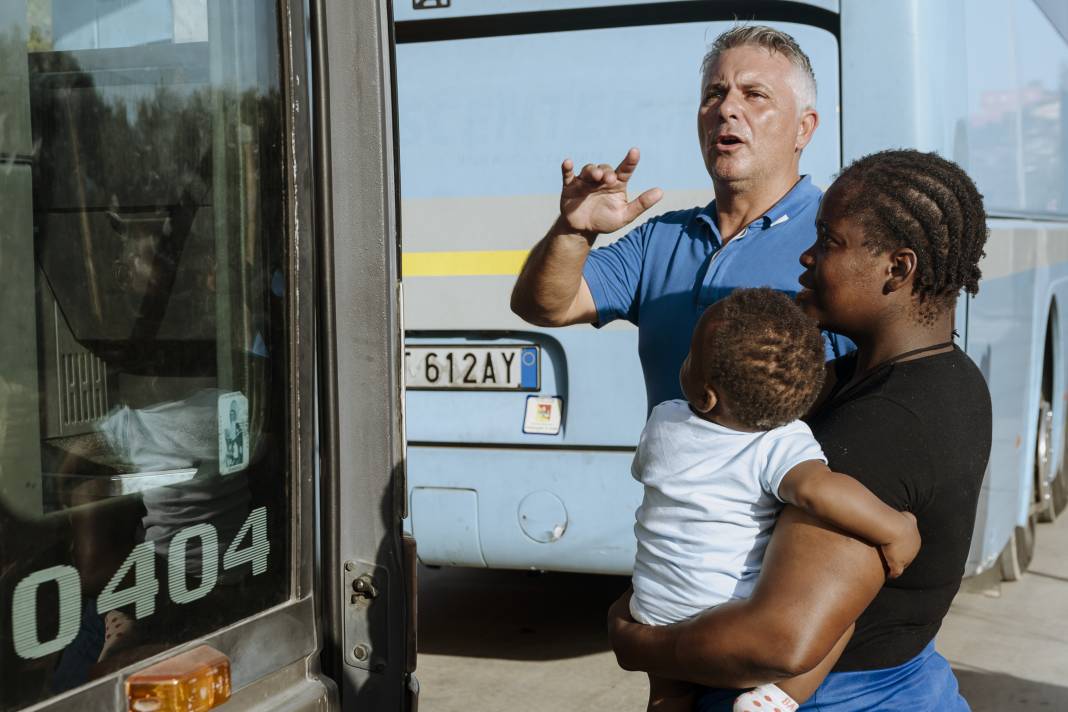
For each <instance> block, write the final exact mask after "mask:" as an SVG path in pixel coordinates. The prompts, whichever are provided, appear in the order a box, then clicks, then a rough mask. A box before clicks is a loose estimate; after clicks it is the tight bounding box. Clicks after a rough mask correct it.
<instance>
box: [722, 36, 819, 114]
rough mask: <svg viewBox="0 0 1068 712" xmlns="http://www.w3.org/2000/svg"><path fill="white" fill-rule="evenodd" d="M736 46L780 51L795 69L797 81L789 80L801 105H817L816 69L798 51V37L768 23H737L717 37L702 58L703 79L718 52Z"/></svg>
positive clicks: (802, 53) (808, 107)
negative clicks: (796, 38)
mask: <svg viewBox="0 0 1068 712" xmlns="http://www.w3.org/2000/svg"><path fill="white" fill-rule="evenodd" d="M735 47H763V48H764V49H766V50H767V51H768V52H771V53H772V54H781V55H782V56H783V57H786V59H788V60H790V64H792V65H794V68H795V69H796V70H797V72H796V73H797V81H793V82H791V84H792V85H793V87H794V94H796V95H797V102H798V104H800V105H801V106H800V108H801V109H815V108H816V73H815V72H813V71H812V62H810V61H809V59H808V55H807V54H805V53H804V52H803V51H801V47H800V46H799V45H798V44H797V41H796V40H795V39H794V38H793V37H791V36H790V35H788V34H786V33H785V32H783V31H781V30H776V29H775V28H774V27H768V26H767V25H736V26H734V27H732V28H731V29H729V30H727V31H726V32H724V33H723V34H722V35H720V36H719V37H717V38H716V39H715V41H714V42H713V43H712V48H711V49H709V50H708V53H707V54H706V55H705V58H704V60H703V61H702V62H701V77H702V79H703V78H704V77H705V76H706V75H707V74H708V70H709V69H711V68H712V65H713V64H715V63H716V60H718V59H719V56H720V55H721V54H723V53H724V52H726V51H727V50H729V49H734V48H735Z"/></svg>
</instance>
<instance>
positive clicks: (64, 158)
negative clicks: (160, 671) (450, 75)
mask: <svg viewBox="0 0 1068 712" xmlns="http://www.w3.org/2000/svg"><path fill="white" fill-rule="evenodd" d="M12 8H14V9H12ZM277 23H278V20H277V17H276V15H275V11H274V6H273V5H272V4H270V3H261V2H256V1H255V0H220V1H219V2H211V3H208V2H206V1H205V0H184V1H179V0H173V1H172V0H108V1H107V2H104V1H102V0H49V1H47V2H46V1H43V0H16V2H14V3H10V2H9V3H5V4H4V8H3V10H0V59H3V66H2V67H0V97H3V99H4V103H3V104H0V166H3V170H0V224H3V225H5V226H8V227H9V228H10V229H8V230H6V231H4V232H0V255H3V261H2V262H0V271H2V274H0V312H2V315H0V323H2V324H4V331H5V334H4V338H3V339H0V710H4V711H6V710H17V709H20V708H22V707H25V706H27V705H30V704H33V703H35V702H37V701H40V700H42V699H45V698H47V697H48V696H50V695H52V694H56V693H59V692H62V691H64V690H67V689H71V688H74V687H76V686H78V685H81V684H83V683H85V682H88V681H90V680H92V679H94V678H96V677H99V676H101V675H103V674H107V673H109V672H112V671H114V670H117V669H120V668H121V667H123V666H125V665H127V664H129V663H131V662H133V661H136V660H140V659H142V658H144V657H146V656H149V655H153V654H155V653H158V652H160V651H162V650H165V649H167V648H170V647H173V646H175V645H177V644H180V643H182V642H185V641H187V640H190V639H193V638H195V637H199V636H202V635H205V634H208V633H210V632H212V631H214V630H216V629H218V628H220V627H222V626H225V625H229V624H231V623H233V622H235V621H237V620H239V619H241V618H243V617H246V616H248V615H251V614H253V613H255V612H257V611H259V610H263V609H264V608H266V607H268V606H271V605H274V604H276V603H279V602H281V601H283V600H285V599H286V598H287V597H288V596H289V595H290V591H289V588H288V578H287V571H288V564H287V561H288V557H289V551H288V539H287V537H286V532H287V531H288V527H287V525H286V522H287V518H288V516H289V510H288V504H287V501H286V498H285V493H286V487H285V478H284V473H285V470H286V468H285V463H286V458H287V445H286V427H285V423H286V413H285V400H284V394H285V388H284V382H283V379H284V377H285V373H286V366H285V363H284V359H285V355H286V348H285V343H286V329H285V324H284V321H283V319H284V315H285V309H284V307H283V303H282V302H283V296H284V295H283V291H282V287H283V285H284V282H285V273H284V265H285V264H286V259H285V254H284V249H285V247H284V246H285V240H284V234H283V231H282V230H283V228H282V226H283V225H284V224H285V220H284V219H283V215H282V212H281V211H282V209H283V206H284V204H285V201H284V200H283V197H284V196H283V191H284V183H283V176H284V172H283V168H282V166H283V162H282V161H283V148H282V147H283V143H282V119H283V112H282V107H281V95H280V86H279V77H278V72H279V64H280V59H279V56H278V39H277V35H278V28H277Z"/></svg>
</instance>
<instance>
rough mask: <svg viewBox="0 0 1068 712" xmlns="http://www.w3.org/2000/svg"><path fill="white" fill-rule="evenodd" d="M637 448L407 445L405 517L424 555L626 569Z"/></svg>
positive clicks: (636, 499) (631, 545) (520, 565)
mask: <svg viewBox="0 0 1068 712" xmlns="http://www.w3.org/2000/svg"><path fill="white" fill-rule="evenodd" d="M633 457H634V454H633V452H630V451H626V450H578V449H576V450H557V449H549V448H540V449H536V450H535V449H526V448H523V449H520V448H515V449H511V448H509V449H497V448H465V447H433V446H409V448H408V481H409V488H410V491H411V498H412V516H411V517H410V518H409V519H408V520H407V521H406V526H407V527H408V528H409V530H410V531H411V532H412V533H413V534H414V536H415V538H416V540H417V541H418V542H419V558H420V560H422V561H423V562H424V563H429V564H443V565H449V566H455V565H459V566H475V567H481V566H485V567H489V568H505V569H506V568H517V569H527V568H530V569H545V570H553V571H582V572H588V573H605V574H630V572H631V568H632V566H633V565H634V552H635V539H634V532H633V527H634V518H633V513H634V510H635V509H637V507H638V505H639V504H641V499H642V487H641V485H640V484H639V483H638V482H637V481H635V480H634V479H633V478H632V477H631V476H630V463H631V460H632V459H633ZM458 493H462V494H463V495H464V496H463V497H460V496H457V495H458ZM458 504H462V505H463V507H464V508H463V509H461V508H460V507H458V506H457V505H458ZM472 517H473V520H472ZM472 521H474V522H477V525H476V526H473V525H472ZM457 542H460V544H458V543H457Z"/></svg>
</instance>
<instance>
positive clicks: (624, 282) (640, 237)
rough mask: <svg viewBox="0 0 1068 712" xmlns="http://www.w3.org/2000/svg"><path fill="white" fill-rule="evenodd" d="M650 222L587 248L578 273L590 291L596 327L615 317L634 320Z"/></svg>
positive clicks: (636, 314)
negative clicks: (603, 243)
mask: <svg viewBox="0 0 1068 712" xmlns="http://www.w3.org/2000/svg"><path fill="white" fill-rule="evenodd" d="M650 224H651V221H650V222H646V223H643V224H642V225H639V226H638V227H636V228H634V229H633V230H631V231H630V232H628V233H627V234H626V235H624V236H623V237H621V238H620V239H618V240H616V241H615V242H613V243H612V244H610V245H605V246H604V247H598V248H595V249H593V250H591V251H590V254H589V256H588V257H587V258H586V266H585V267H583V269H582V276H583V277H585V279H586V284H588V285H589V287H590V293H591V294H593V303H594V305H595V306H596V307H597V322H596V323H595V324H594V326H596V327H598V328H600V327H602V326H604V325H605V324H607V323H609V322H611V321H615V320H616V319H626V320H627V321H629V322H631V323H632V324H635V325H637V324H638V287H639V284H640V280H641V274H642V261H643V259H644V257H645V239H646V235H647V233H648V231H649V228H650Z"/></svg>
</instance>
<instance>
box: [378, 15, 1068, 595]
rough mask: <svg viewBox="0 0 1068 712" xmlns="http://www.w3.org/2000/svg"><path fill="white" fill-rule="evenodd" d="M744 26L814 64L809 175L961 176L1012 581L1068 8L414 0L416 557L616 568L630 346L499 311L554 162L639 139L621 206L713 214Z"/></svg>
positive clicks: (992, 510)
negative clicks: (947, 161)
mask: <svg viewBox="0 0 1068 712" xmlns="http://www.w3.org/2000/svg"><path fill="white" fill-rule="evenodd" d="M736 18H737V19H740V20H743V21H750V20H752V21H756V22H760V23H764V24H770V25H773V26H775V27H779V28H781V29H783V30H785V31H787V32H789V33H790V34H791V35H793V36H794V37H795V38H796V39H797V40H798V42H799V43H800V45H801V46H802V48H803V49H804V50H805V51H806V52H807V53H808V54H809V56H810V58H811V59H812V64H813V67H814V69H815V73H816V77H817V81H818V84H819V100H818V105H817V108H818V110H819V113H820V118H821V123H820V127H819V129H818V131H817V132H816V137H815V140H814V141H813V142H812V144H811V145H810V146H809V147H808V149H807V150H806V151H805V155H804V156H803V158H802V163H801V169H802V173H806V174H810V175H811V176H812V178H813V181H814V182H815V183H816V184H817V185H821V186H824V187H825V186H827V185H828V184H829V183H830V182H831V180H832V179H833V176H834V175H835V173H836V172H837V171H838V170H839V169H840V168H841V167H842V166H843V165H844V164H846V163H848V162H849V161H851V160H853V159H855V158H857V157H859V156H862V155H865V154H868V153H871V152H873V151H877V150H880V149H883V148H889V147H916V148H919V149H922V150H927V151H937V152H938V153H940V154H941V155H943V156H946V157H948V158H951V159H953V160H954V161H956V162H958V163H959V164H961V165H962V166H964V167H965V168H966V169H967V170H968V171H969V173H970V174H971V175H972V176H973V177H974V179H975V180H976V182H977V184H978V185H979V188H980V190H981V191H982V192H983V194H984V196H985V200H986V206H987V211H988V213H989V215H990V223H989V224H990V229H991V236H990V241H989V243H988V246H987V257H986V258H985V260H984V261H983V263H982V268H983V273H984V278H983V281H982V283H981V290H980V294H979V295H978V296H977V297H975V298H969V299H966V300H962V301H961V303H960V306H959V308H958V315H957V329H958V332H959V334H960V340H959V343H961V344H962V346H964V348H965V349H966V350H967V352H968V353H969V354H970V355H971V356H972V358H974V359H975V361H976V362H977V363H978V364H979V365H980V367H981V368H982V371H983V373H984V374H985V376H986V378H987V380H988V383H989V385H990V389H991V393H992V395H993V399H994V404H995V407H994V445H993V452H992V454H991V458H990V467H989V471H988V473H987V476H986V480H985V483H984V487H983V491H982V496H981V500H980V507H979V514H978V519H977V524H976V532H975V536H974V539H973V545H972V551H971V555H970V557H969V561H968V568H967V573H968V574H978V573H980V572H983V571H988V570H991V569H997V568H1000V573H1001V574H1002V575H1003V576H1004V577H1005V578H1007V579H1010V580H1011V579H1015V578H1018V577H1019V576H1020V574H1021V573H1022V571H1024V570H1025V569H1026V567H1027V564H1028V562H1029V561H1030V557H1031V552H1032V550H1033V548H1034V540H1035V532H1036V522H1037V521H1040V520H1050V519H1052V518H1053V517H1054V516H1056V514H1058V513H1059V512H1060V510H1061V509H1063V508H1064V506H1065V501H1066V499H1068V488H1066V478H1068V475H1066V473H1065V463H1064V459H1065V457H1064V452H1065V443H1064V441H1065V437H1064V434H1065V427H1066V422H1068V421H1066V419H1065V405H1066V399H1068V381H1066V377H1068V360H1066V354H1065V349H1066V345H1068V322H1066V321H1065V320H1066V319H1068V311H1066V310H1068V301H1066V300H1068V118H1065V117H1068V113H1066V109H1068V106H1066V101H1068V99H1066V97H1068V40H1066V38H1068V8H1066V7H1065V6H1064V5H1063V4H1060V3H1057V2H1055V1H1054V0H1011V1H1008V2H1005V1H1003V0H974V1H969V2H965V1H964V0H944V1H943V2H938V3H932V2H921V1H920V0H894V1H891V2H879V3H872V2H868V1H867V0H807V1H800V0H799V1H797V2H662V3H657V2H629V1H626V0H614V1H609V0H604V1H598V0H538V1H535V0H511V1H510V2H507V3H505V2H499V1H495V0H453V1H452V2H449V0H437V1H433V0H427V1H419V0H416V1H415V2H413V3H412V4H411V6H408V5H407V4H405V5H400V4H398V5H397V6H396V8H395V19H396V25H395V31H396V40H397V92H398V94H397V98H398V114H399V119H398V127H399V153H400V179H401V196H402V222H401V226H402V250H403V272H404V276H403V281H404V301H405V304H404V307H405V311H404V320H405V330H406V331H405V333H406V374H407V379H408V388H407V394H406V427H407V474H408V490H409V516H408V519H407V520H406V527H407V529H408V530H409V531H410V532H411V533H413V534H414V536H415V538H416V539H417V540H418V542H419V555H420V558H421V560H422V561H423V562H424V563H428V564H438V565H451V566H471V567H491V568H531V569H549V570H561V571H585V572H601V573H612V574H626V573H629V572H630V568H631V565H632V563H633V556H634V538H633V534H632V531H631V528H632V525H633V512H634V509H635V507H636V506H637V505H638V503H639V501H640V498H641V490H640V487H639V486H638V485H637V483H635V482H634V481H633V480H632V479H631V477H630V474H629V466H630V460H631V457H632V453H633V448H634V445H635V443H636V441H637V438H638V434H639V432H640V430H641V427H642V425H643V422H644V418H645V414H646V402H645V391H644V386H643V379H642V374H641V369H640V366H639V363H638V358H637V330H636V329H635V328H634V327H633V326H631V325H629V324H620V323H614V324H611V325H609V326H607V327H605V328H603V329H601V330H599V331H598V330H594V329H593V328H591V327H589V326H574V327H568V328H564V329H540V328H535V327H531V326H530V325H528V324H526V323H524V322H522V321H520V320H519V319H518V318H517V317H515V316H514V315H512V314H511V313H510V311H509V309H508V303H509V293H510V290H511V287H512V285H513V283H514V280H515V275H516V274H517V273H518V270H519V267H520V266H521V264H522V261H523V258H524V256H525V254H526V251H527V250H528V249H530V247H532V246H533V244H534V243H535V242H536V241H537V240H538V239H539V238H540V236H541V235H542V234H544V231H545V230H546V229H547V228H548V226H549V225H550V224H551V222H552V220H553V219H554V217H555V215H556V212H557V209H558V208H557V201H558V190H559V170H558V165H559V162H560V161H561V160H562V159H563V158H564V157H566V156H570V157H572V158H573V159H574V160H575V163H576V164H577V165H582V164H583V163H586V162H609V161H615V160H618V159H619V158H620V157H621V156H622V155H623V154H624V153H625V151H626V150H627V148H628V147H629V146H632V145H636V146H639V147H640V148H641V150H642V162H641V165H640V167H639V168H638V172H637V174H636V176H635V180H634V182H635V183H636V184H637V185H636V186H635V189H636V192H640V191H641V190H644V189H646V188H648V187H653V186H659V187H661V188H663V189H664V191H665V198H664V200H663V201H662V202H661V203H660V204H658V205H657V206H656V208H654V210H653V212H662V211H666V210H670V209H675V208H689V207H692V206H694V205H704V204H706V203H707V202H708V201H709V200H711V199H712V197H713V195H712V189H711V182H710V180H709V178H708V175H707V174H706V172H705V169H704V166H703V165H702V161H701V159H700V155H699V151H698V150H697V143H696V135H695V131H694V116H695V112H696V107H697V92H698V82H699V76H698V65H699V63H700V60H701V57H702V56H703V54H704V52H705V50H706V47H707V45H708V43H709V42H710V41H711V40H712V39H713V38H714V37H715V36H716V35H718V34H719V33H720V32H722V31H723V30H725V29H727V28H729V27H730V26H732V25H733V24H734V22H735V21H736ZM635 194H636V193H635ZM612 237H615V236H609V238H608V239H612ZM606 241H607V240H606V238H601V242H602V244H603V242H606ZM519 364H524V366H523V369H525V370H521V369H520V366H519Z"/></svg>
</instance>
